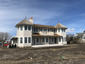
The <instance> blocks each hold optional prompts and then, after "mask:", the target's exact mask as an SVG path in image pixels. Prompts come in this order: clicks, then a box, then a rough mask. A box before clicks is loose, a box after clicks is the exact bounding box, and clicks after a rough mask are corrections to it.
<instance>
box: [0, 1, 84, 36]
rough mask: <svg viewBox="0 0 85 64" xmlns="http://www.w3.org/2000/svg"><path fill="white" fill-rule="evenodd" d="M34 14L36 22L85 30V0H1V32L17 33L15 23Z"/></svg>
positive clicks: (74, 31) (70, 30) (75, 30)
mask: <svg viewBox="0 0 85 64" xmlns="http://www.w3.org/2000/svg"><path fill="white" fill-rule="evenodd" d="M25 16H27V17H28V18H29V17H31V16H33V17H34V23H37V24H45V25H56V24H57V22H58V21H59V22H60V23H61V24H64V25H65V26H67V27H68V31H69V33H77V32H82V31H83V30H85V27H84V26H85V0H0V32H9V33H11V34H12V35H15V34H16V28H15V25H16V24H17V23H18V22H20V21H21V20H23V19H24V17H25Z"/></svg>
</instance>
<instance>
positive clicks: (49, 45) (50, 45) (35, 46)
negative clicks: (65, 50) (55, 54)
mask: <svg viewBox="0 0 85 64" xmlns="http://www.w3.org/2000/svg"><path fill="white" fill-rule="evenodd" d="M53 46H64V45H63V44H45V45H32V47H33V48H39V47H53Z"/></svg>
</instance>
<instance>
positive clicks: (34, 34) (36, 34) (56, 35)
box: [32, 33, 60, 37]
mask: <svg viewBox="0 0 85 64" xmlns="http://www.w3.org/2000/svg"><path fill="white" fill-rule="evenodd" d="M32 36H55V37H59V36H60V35H58V34H54V35H40V34H39V33H33V34H32Z"/></svg>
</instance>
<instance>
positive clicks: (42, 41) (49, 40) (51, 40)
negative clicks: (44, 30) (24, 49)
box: [32, 36, 63, 46]
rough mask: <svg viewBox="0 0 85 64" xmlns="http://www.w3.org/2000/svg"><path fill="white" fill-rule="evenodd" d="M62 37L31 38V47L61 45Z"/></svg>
mask: <svg viewBox="0 0 85 64" xmlns="http://www.w3.org/2000/svg"><path fill="white" fill-rule="evenodd" d="M62 42H63V37H61V36H58V37H55V36H33V37H32V46H33V45H52V44H53V45H54V44H56V45H58V44H60V45H62Z"/></svg>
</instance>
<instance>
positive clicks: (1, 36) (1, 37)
mask: <svg viewBox="0 0 85 64" xmlns="http://www.w3.org/2000/svg"><path fill="white" fill-rule="evenodd" d="M10 38H11V35H10V34H9V33H7V32H0V42H2V46H4V42H5V41H7V40H10Z"/></svg>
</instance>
